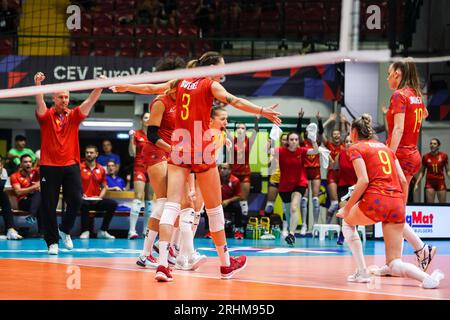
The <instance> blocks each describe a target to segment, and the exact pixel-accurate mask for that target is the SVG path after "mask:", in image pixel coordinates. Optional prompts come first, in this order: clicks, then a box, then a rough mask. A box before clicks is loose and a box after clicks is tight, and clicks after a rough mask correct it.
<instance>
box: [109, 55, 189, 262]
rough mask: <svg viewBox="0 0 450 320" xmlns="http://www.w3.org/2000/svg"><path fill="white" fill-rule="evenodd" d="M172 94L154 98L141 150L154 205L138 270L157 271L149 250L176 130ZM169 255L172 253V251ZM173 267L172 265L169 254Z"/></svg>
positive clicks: (167, 65)
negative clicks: (146, 139) (145, 268)
mask: <svg viewBox="0 0 450 320" xmlns="http://www.w3.org/2000/svg"><path fill="white" fill-rule="evenodd" d="M184 67H185V62H184V60H183V59H181V58H178V57H171V56H169V57H166V58H164V59H161V60H159V61H158V62H157V63H156V70H155V71H165V70H174V69H182V68H184ZM168 88H169V85H168V84H167V83H166V84H139V85H123V86H114V87H111V90H112V91H114V92H126V91H130V92H134V93H139V94H157V93H159V94H163V93H165V92H166V90H167V89H168ZM175 98H176V97H175V94H174V93H172V94H164V95H160V96H157V97H156V98H155V99H154V100H153V102H152V104H151V105H150V106H149V111H150V120H149V122H148V123H147V125H148V128H147V138H148V140H149V142H148V143H147V144H146V145H145V146H144V149H143V153H144V157H145V159H144V162H145V163H146V165H147V174H148V176H149V178H150V183H151V185H152V188H153V192H154V193H155V197H156V201H155V204H154V206H153V210H152V214H151V217H150V219H149V223H148V230H147V234H146V236H145V241H144V248H143V251H142V253H141V255H140V257H139V259H138V261H137V262H136V263H137V264H138V265H140V266H144V267H145V266H150V267H155V268H156V267H157V261H156V258H155V257H153V255H152V254H151V250H152V247H153V244H154V242H155V239H156V237H157V235H158V231H159V220H160V219H161V215H162V211H163V208H164V203H165V202H166V200H167V161H168V159H169V156H170V150H171V135H172V132H173V130H174V128H175V109H176V105H175ZM171 251H172V250H171ZM171 257H172V258H173V259H171V260H170V261H171V262H172V263H175V259H174V255H173V252H171Z"/></svg>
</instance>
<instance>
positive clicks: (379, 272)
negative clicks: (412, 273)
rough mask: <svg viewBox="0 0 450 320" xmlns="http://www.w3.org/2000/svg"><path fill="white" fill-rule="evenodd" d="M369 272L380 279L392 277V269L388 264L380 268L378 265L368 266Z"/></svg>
mask: <svg viewBox="0 0 450 320" xmlns="http://www.w3.org/2000/svg"><path fill="white" fill-rule="evenodd" d="M367 271H368V272H369V274H373V275H374V276H378V277H390V276H392V274H391V269H390V268H389V267H388V266H387V265H386V264H385V265H384V266H382V267H379V266H376V265H373V266H368V267H367Z"/></svg>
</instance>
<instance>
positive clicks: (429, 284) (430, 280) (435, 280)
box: [422, 270, 444, 289]
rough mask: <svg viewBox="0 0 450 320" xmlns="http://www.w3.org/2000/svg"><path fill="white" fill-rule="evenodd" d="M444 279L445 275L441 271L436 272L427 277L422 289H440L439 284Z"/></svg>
mask: <svg viewBox="0 0 450 320" xmlns="http://www.w3.org/2000/svg"><path fill="white" fill-rule="evenodd" d="M442 279H444V274H443V273H442V271H441V270H434V271H433V273H432V274H431V275H430V276H428V277H426V278H425V279H424V280H423V282H422V288H424V289H435V288H437V287H439V283H440V282H441V280H442Z"/></svg>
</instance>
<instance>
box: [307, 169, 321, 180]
mask: <svg viewBox="0 0 450 320" xmlns="http://www.w3.org/2000/svg"><path fill="white" fill-rule="evenodd" d="M306 178H307V179H308V180H320V179H321V178H320V168H319V167H312V168H311V167H307V168H306Z"/></svg>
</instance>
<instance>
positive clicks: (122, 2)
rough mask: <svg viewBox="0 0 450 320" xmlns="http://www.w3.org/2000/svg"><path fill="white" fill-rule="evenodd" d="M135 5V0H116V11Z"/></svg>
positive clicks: (132, 7)
mask: <svg viewBox="0 0 450 320" xmlns="http://www.w3.org/2000/svg"><path fill="white" fill-rule="evenodd" d="M135 7H136V1H135V0H116V11H121V10H130V9H134V8H135Z"/></svg>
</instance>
